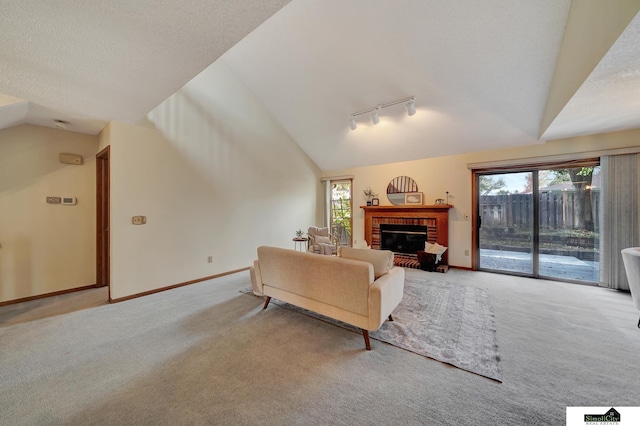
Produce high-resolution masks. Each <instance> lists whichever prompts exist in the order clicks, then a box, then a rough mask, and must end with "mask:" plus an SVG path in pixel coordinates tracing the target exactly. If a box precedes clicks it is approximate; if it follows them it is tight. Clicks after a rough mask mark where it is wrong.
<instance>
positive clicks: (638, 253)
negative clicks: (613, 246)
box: [622, 247, 640, 328]
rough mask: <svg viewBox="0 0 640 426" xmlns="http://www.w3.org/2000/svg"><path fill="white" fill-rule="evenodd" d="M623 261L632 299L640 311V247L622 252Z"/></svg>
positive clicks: (639, 324)
mask: <svg viewBox="0 0 640 426" xmlns="http://www.w3.org/2000/svg"><path fill="white" fill-rule="evenodd" d="M622 261H623V262H624V270H625V272H626V273H627V280H628V281H629V290H631V298H632V299H633V303H634V304H635V305H636V308H638V309H640V247H631V248H626V249H624V250H622ZM638 328H640V320H639V321H638Z"/></svg>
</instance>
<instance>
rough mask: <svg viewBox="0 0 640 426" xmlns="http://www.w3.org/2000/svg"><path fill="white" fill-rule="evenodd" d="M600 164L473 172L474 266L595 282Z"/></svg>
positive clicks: (491, 269) (597, 276)
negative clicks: (475, 201)
mask: <svg viewBox="0 0 640 426" xmlns="http://www.w3.org/2000/svg"><path fill="white" fill-rule="evenodd" d="M599 169H600V168H599V166H597V165H595V166H594V165H591V164H586V165H581V166H578V167H557V168H552V167H549V168H544V169H542V168H541V169H535V170H530V171H513V172H509V171H501V172H500V173H476V188H477V194H476V199H477V200H478V201H477V212H478V223H477V226H478V229H477V265H478V269H481V270H489V271H496V272H504V273H510V274H517V275H526V276H533V277H543V278H550V279H558V280H566V281H579V282H588V283H595V282H598V280H599V272H600V271H599V227H598V220H599V218H598V208H599V200H600V185H599V182H600V176H599Z"/></svg>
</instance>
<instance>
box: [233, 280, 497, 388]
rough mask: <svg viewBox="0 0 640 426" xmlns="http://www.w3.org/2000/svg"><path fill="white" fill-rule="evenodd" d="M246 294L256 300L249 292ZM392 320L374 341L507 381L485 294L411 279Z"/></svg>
mask: <svg viewBox="0 0 640 426" xmlns="http://www.w3.org/2000/svg"><path fill="white" fill-rule="evenodd" d="M242 292H243V293H246V294H252V293H251V288H250V287H248V288H246V289H244V290H243V291H242ZM271 303H272V304H275V305H277V306H280V307H283V308H287V309H291V310H293V311H296V312H299V313H301V314H305V315H309V316H312V317H314V318H317V319H319V320H322V321H326V322H329V323H331V324H334V325H337V326H339V327H342V328H345V329H347V330H350V331H352V332H354V333H357V334H361V333H362V331H361V330H360V329H359V328H357V327H354V326H351V325H349V324H346V323H343V322H341V321H337V320H334V319H332V318H328V317H325V316H322V315H319V314H316V313H315V312H312V311H309V310H306V309H302V308H299V307H297V306H294V305H291V304H289V303H285V302H282V301H279V300H276V299H273V300H272V301H271ZM268 309H269V308H268ZM393 318H394V321H385V322H384V323H383V324H382V326H381V327H380V328H379V329H378V330H376V331H373V332H370V333H369V337H371V338H372V339H375V340H378V341H381V342H385V343H389V344H391V345H393V346H397V347H399V348H402V349H405V350H408V351H411V352H414V353H417V354H419V355H422V356H426V357H428V358H432V359H435V360H437V361H440V362H445V363H447V364H451V365H453V366H455V367H458V368H461V369H463V370H466V371H469V372H472V373H475V374H478V375H480V376H484V377H488V378H490V379H494V380H496V381H499V382H501V381H502V370H501V367H500V355H499V353H498V341H497V337H496V326H495V321H494V316H493V311H492V308H491V304H490V303H489V296H488V294H487V292H486V290H484V289H481V288H476V287H470V286H467V285H463V284H451V283H447V282H443V281H436V280H433V279H431V278H430V277H429V276H428V275H407V277H406V279H405V289H404V297H403V299H402V302H400V305H398V307H397V308H396V309H395V310H394V311H393ZM363 345H364V343H363ZM373 349H374V350H375V348H373Z"/></svg>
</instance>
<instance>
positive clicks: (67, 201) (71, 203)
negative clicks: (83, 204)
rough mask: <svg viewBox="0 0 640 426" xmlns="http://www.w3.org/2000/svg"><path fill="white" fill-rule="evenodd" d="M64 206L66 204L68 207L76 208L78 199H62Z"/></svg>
mask: <svg viewBox="0 0 640 426" xmlns="http://www.w3.org/2000/svg"><path fill="white" fill-rule="evenodd" d="M62 204H65V205H67V206H75V205H76V204H78V200H77V199H76V197H62Z"/></svg>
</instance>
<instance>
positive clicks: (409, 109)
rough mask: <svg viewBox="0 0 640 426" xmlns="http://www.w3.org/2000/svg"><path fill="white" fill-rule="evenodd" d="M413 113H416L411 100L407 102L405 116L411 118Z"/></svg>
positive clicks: (414, 105)
mask: <svg viewBox="0 0 640 426" xmlns="http://www.w3.org/2000/svg"><path fill="white" fill-rule="evenodd" d="M415 113H416V104H415V103H414V102H413V98H411V99H410V100H409V102H407V114H409V117H411V116H412V115H413V114H415Z"/></svg>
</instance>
